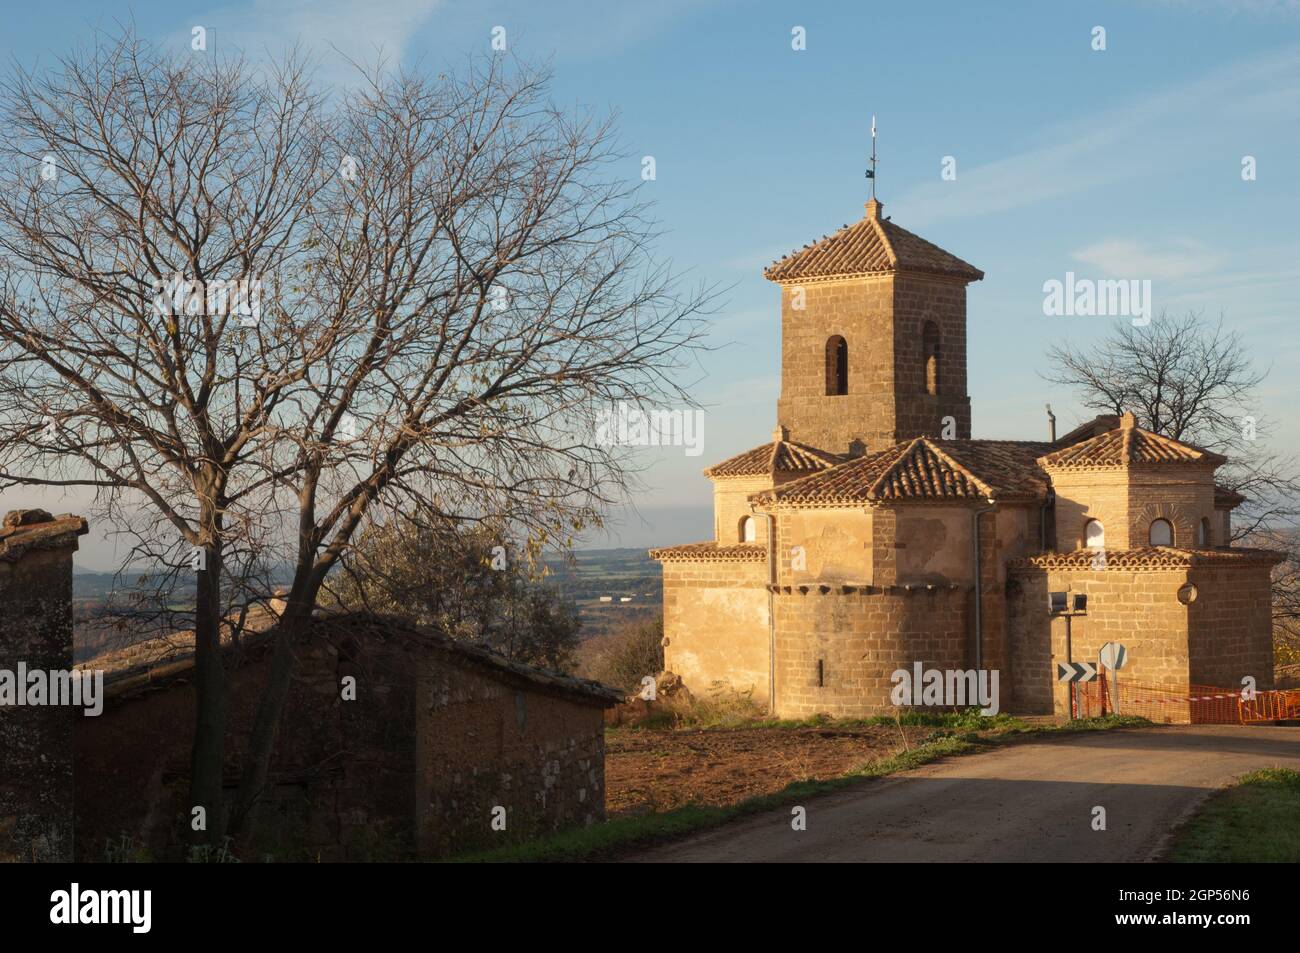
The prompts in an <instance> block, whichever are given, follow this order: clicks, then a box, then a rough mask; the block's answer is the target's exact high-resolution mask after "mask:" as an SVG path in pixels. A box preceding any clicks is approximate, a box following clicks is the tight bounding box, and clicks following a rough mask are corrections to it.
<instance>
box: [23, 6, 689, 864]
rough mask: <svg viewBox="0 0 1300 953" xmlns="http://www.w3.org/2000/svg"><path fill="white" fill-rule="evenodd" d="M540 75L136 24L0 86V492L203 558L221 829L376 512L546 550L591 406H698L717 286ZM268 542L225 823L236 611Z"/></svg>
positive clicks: (571, 515)
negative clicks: (317, 619) (317, 50)
mask: <svg viewBox="0 0 1300 953" xmlns="http://www.w3.org/2000/svg"><path fill="white" fill-rule="evenodd" d="M547 82H548V77H547V75H546V74H545V73H543V72H538V71H536V70H533V69H531V68H529V67H527V66H526V65H522V64H519V63H516V62H514V61H510V60H507V59H505V58H502V57H494V58H492V59H490V60H487V61H470V62H467V63H466V64H465V65H464V66H463V67H461V68H459V69H458V70H456V71H455V72H454V73H444V74H439V75H436V76H430V75H425V74H422V73H405V72H391V71H388V70H385V69H382V68H376V69H374V70H372V71H369V72H365V73H362V74H360V77H359V87H358V88H357V89H355V90H353V91H351V92H347V93H345V94H342V95H340V96H337V97H333V98H331V97H328V96H326V95H325V94H324V93H322V92H321V91H320V90H319V89H318V88H317V87H316V86H315V84H314V82H313V80H312V76H311V73H310V71H309V70H308V69H306V68H305V66H304V62H303V59H302V58H301V57H300V56H296V55H295V56H290V57H289V58H287V59H286V60H284V61H281V62H279V63H277V64H274V65H272V66H270V67H254V66H251V65H250V64H248V63H247V62H245V61H243V60H242V59H239V58H233V59H227V58H219V57H215V56H210V55H208V54H194V53H191V52H190V51H188V50H186V51H184V53H183V54H182V55H173V54H171V53H169V52H168V51H165V50H160V49H158V48H156V47H154V46H152V45H150V44H147V43H145V42H143V41H141V40H139V39H138V38H137V37H135V36H134V35H133V34H132V33H131V32H130V31H129V30H127V31H125V32H123V33H122V34H120V35H117V36H113V37H100V38H99V40H98V42H97V44H96V45H95V46H94V47H93V48H92V49H90V50H88V51H79V52H76V53H73V54H70V55H69V56H67V57H66V58H64V59H63V60H62V61H61V62H60V64H59V65H58V67H57V68H55V69H53V70H51V71H48V72H44V73H40V74H31V73H27V72H24V71H21V70H16V71H15V72H14V73H13V74H12V75H11V77H10V78H9V80H8V81H7V82H6V83H5V84H4V85H3V87H2V88H0V117H2V118H0V123H2V124H3V135H2V136H0V160H2V161H0V486H14V485H25V486H33V485H35V486H67V487H89V488H91V489H93V490H94V491H95V493H96V494H97V497H96V499H97V503H96V508H97V514H96V515H97V516H98V517H99V518H101V519H107V520H111V521H112V522H113V524H114V525H115V526H117V527H119V528H120V529H121V530H122V531H124V532H128V533H130V534H132V536H133V537H134V538H135V539H136V540H137V551H138V552H140V553H148V554H151V555H154V556H166V557H167V559H168V560H170V564H171V565H180V566H187V565H190V566H193V567H194V568H195V570H196V573H195V582H194V591H195V608H194V628H195V635H196V638H195V655H196V688H197V696H198V700H197V705H196V713H195V738H194V752H193V759H192V773H191V785H192V804H193V805H195V806H202V807H204V808H205V809H206V812H207V816H208V818H209V824H208V830H207V839H209V840H210V841H216V840H218V839H219V838H220V837H221V836H222V835H223V833H224V832H225V831H226V830H227V829H229V830H231V831H232V832H233V831H237V830H238V827H239V825H240V823H241V821H242V820H243V819H244V818H245V817H246V815H247V812H248V810H249V809H250V808H251V807H252V805H253V804H254V803H255V801H256V800H257V798H258V796H259V795H260V793H261V791H262V789H263V787H264V785H265V784H266V781H267V777H268V771H269V768H270V761H271V753H272V750H273V747H274V743H275V736H276V731H277V728H278V725H279V721H280V716H281V713H282V709H283V705H284V701H285V698H286V695H287V692H288V687H289V684H290V678H291V675H292V670H293V659H294V652H295V648H294V646H295V643H296V642H297V641H298V640H299V639H301V638H303V637H304V636H305V633H307V632H308V626H307V623H308V621H309V619H310V613H311V611H312V608H313V607H314V605H315V604H316V602H317V598H318V594H319V593H320V590H321V586H322V584H323V583H324V581H325V578H326V576H327V574H328V573H329V572H330V571H331V569H333V568H334V567H335V566H336V565H337V564H338V562H339V560H340V559H341V558H342V557H343V556H344V555H345V554H346V553H347V551H348V549H349V547H350V545H351V542H352V540H353V538H354V535H355V534H356V533H357V532H358V529H359V528H360V527H362V526H363V525H364V523H365V522H366V520H367V519H368V518H369V517H370V515H371V511H372V508H374V507H376V506H380V507H385V508H388V509H390V510H393V511H399V512H403V513H406V514H419V515H421V517H422V518H425V519H427V520H429V521H433V520H439V519H481V518H483V517H484V516H490V517H491V518H492V519H493V520H495V521H497V522H499V523H501V524H504V525H508V526H511V527H512V528H513V529H514V531H515V532H517V533H519V534H520V535H521V536H522V537H523V538H524V539H525V546H526V547H532V548H537V547H541V546H545V545H547V544H548V543H551V542H553V541H555V540H557V539H563V538H564V537H565V535H566V534H567V533H568V532H570V531H571V529H572V528H573V527H575V526H578V525H581V524H582V523H584V522H585V521H588V520H591V519H594V518H597V517H598V514H599V513H600V512H601V510H602V509H603V507H604V506H605V505H606V504H608V503H609V502H611V501H613V500H615V499H619V498H622V497H623V495H624V494H625V492H626V490H627V487H628V481H629V480H630V479H631V477H632V471H631V469H630V465H629V461H628V459H627V457H626V456H625V451H624V450H623V449H622V448H619V447H616V446H608V445H605V444H603V443H601V442H599V441H597V440H596V439H595V437H594V436H593V433H594V430H595V428H594V421H595V420H596V418H597V415H598V414H599V412H600V410H601V409H602V408H604V407H607V406H608V405H609V404H610V403H611V402H615V401H626V402H629V403H635V404H646V403H655V402H662V401H669V400H672V401H681V402H686V401H687V398H686V395H685V393H684V392H683V391H682V389H681V388H680V387H679V385H678V383H677V382H676V380H675V369H676V368H678V366H679V365H680V364H681V363H682V360H683V358H684V357H685V356H687V355H689V354H690V352H691V349H692V348H693V347H695V346H697V344H698V339H699V335H700V333H701V332H700V328H699V325H698V317H699V316H700V315H701V314H703V313H704V312H705V311H706V310H707V308H708V307H709V304H710V302H711V300H712V293H711V292H710V291H709V290H708V289H698V290H695V291H692V292H690V293H686V294H683V293H679V292H678V291H677V287H678V282H677V280H676V278H675V276H674V275H672V274H671V273H670V272H669V271H668V269H667V268H666V267H665V266H662V265H659V264H657V263H656V262H655V260H654V259H653V257H652V254H651V250H650V249H651V244H652V241H653V239H654V237H655V230H654V226H653V224H652V223H651V222H649V221H648V219H647V216H646V209H645V207H644V206H643V205H642V204H640V203H639V202H638V201H637V199H636V196H635V195H634V194H633V192H632V191H631V188H630V186H629V185H627V184H626V180H625V179H624V177H622V176H620V175H618V174H617V170H616V169H615V168H614V167H613V163H614V162H615V161H616V160H617V159H618V158H619V156H618V154H617V151H616V148H615V144H614V141H613V131H612V126H611V124H610V121H609V120H607V119H599V118H597V117H593V116H591V115H587V114H579V115H572V114H570V113H568V112H565V111H563V110H560V109H558V108H556V107H554V106H553V105H551V104H550V103H549V102H548V100H547V98H546V89H547ZM214 288H216V289H218V291H220V292H222V293H221V294H215V295H214V293H213V289H214ZM232 289H233V290H232ZM250 289H252V290H250ZM259 289H260V298H258V297H257V290H259ZM225 291H231V294H232V297H233V303H232V302H231V301H226V300H223V298H224V297H225V295H224V292H225ZM431 555H434V556H436V554H431ZM276 561H283V562H286V563H287V564H288V565H289V566H290V567H291V579H292V581H291V583H290V585H289V592H288V596H287V599H286V608H285V609H284V611H283V613H282V615H281V618H280V622H279V624H278V625H277V627H276V636H275V643H274V650H273V654H272V661H271V665H270V671H269V675H268V680H267V683H266V687H265V689H264V691H263V693H262V696H261V700H260V705H259V708H258V711H257V716H256V720H255V723H254V725H253V730H252V734H251V738H250V741H249V745H248V749H247V751H246V752H244V759H243V769H242V777H241V782H240V788H239V793H238V798H237V803H236V806H235V811H234V813H233V816H231V817H227V816H226V811H225V809H224V806H223V803H222V797H221V770H222V763H223V758H224V757H225V747H224V746H225V734H226V692H227V687H226V677H225V664H226V663H225V662H224V660H223V653H222V640H223V633H224V634H225V635H226V638H227V639H229V638H231V637H232V636H233V635H234V634H237V633H232V631H231V630H232V629H234V630H237V628H238V625H239V620H240V619H241V618H242V615H241V612H242V610H243V608H245V607H247V606H248V605H250V604H253V603H255V602H257V601H259V600H264V599H266V598H267V597H268V596H269V592H266V591H261V590H262V589H264V581H265V577H264V573H263V572H262V570H264V569H265V567H266V566H268V565H272V564H274V563H275V562H276Z"/></svg>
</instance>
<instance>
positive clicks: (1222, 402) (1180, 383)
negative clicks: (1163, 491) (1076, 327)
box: [1044, 312, 1300, 539]
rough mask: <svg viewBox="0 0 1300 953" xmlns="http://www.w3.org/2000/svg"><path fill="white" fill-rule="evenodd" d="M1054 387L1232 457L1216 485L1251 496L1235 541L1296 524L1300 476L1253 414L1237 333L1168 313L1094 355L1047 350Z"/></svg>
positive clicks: (1251, 385) (1125, 331) (1251, 379)
mask: <svg viewBox="0 0 1300 953" xmlns="http://www.w3.org/2000/svg"><path fill="white" fill-rule="evenodd" d="M1047 359H1048V363H1049V365H1050V366H1051V370H1050V371H1049V372H1048V373H1046V374H1044V377H1045V379H1046V380H1048V381H1051V382H1052V383H1054V384H1061V385H1064V386H1067V387H1070V388H1072V389H1073V390H1074V392H1075V394H1076V396H1077V397H1078V399H1079V401H1080V402H1081V403H1082V404H1083V406H1084V407H1087V408H1089V409H1091V410H1097V411H1101V412H1103V413H1110V414H1121V413H1123V412H1124V411H1128V410H1131V411H1133V412H1134V413H1136V415H1137V418H1138V422H1139V423H1140V424H1141V425H1142V426H1143V427H1145V428H1147V429H1148V430H1152V431H1154V432H1156V433H1160V434H1164V435H1165V436H1168V437H1173V438H1174V439H1175V440H1184V441H1187V442H1189V443H1193V444H1196V445H1199V446H1202V447H1206V448H1207V449H1210V450H1214V451H1216V452H1218V453H1222V454H1223V455H1224V456H1226V457H1228V460H1229V462H1228V464H1226V465H1225V466H1223V467H1222V468H1220V470H1219V472H1218V474H1217V476H1216V478H1217V479H1218V481H1219V484H1220V485H1221V486H1223V487H1224V488H1226V489H1228V490H1232V491H1234V492H1237V493H1240V494H1242V495H1243V496H1245V497H1246V502H1245V503H1244V504H1242V506H1241V508H1240V509H1239V510H1238V513H1237V518H1236V519H1234V521H1233V538H1234V539H1245V538H1248V537H1251V536H1254V535H1256V534H1257V533H1259V532H1260V531H1261V530H1265V529H1267V528H1270V527H1276V526H1278V525H1281V524H1286V523H1289V522H1290V520H1291V519H1292V518H1293V517H1294V516H1295V515H1296V514H1297V512H1300V508H1298V507H1297V503H1298V502H1300V471H1298V470H1297V467H1296V464H1295V461H1294V460H1293V459H1291V458H1289V457H1286V456H1284V455H1282V454H1279V453H1277V452H1275V451H1271V450H1268V449H1267V448H1266V446H1265V440H1264V438H1265V436H1266V435H1267V423H1266V421H1265V419H1264V418H1263V417H1262V416H1261V415H1260V414H1259V413H1258V411H1257V410H1256V409H1254V404H1255V390H1256V388H1257V387H1258V386H1259V385H1260V383H1262V382H1263V380H1264V378H1265V376H1266V375H1265V372H1263V371H1260V370H1258V369H1257V368H1256V367H1255V366H1254V364H1253V362H1252V361H1251V359H1250V356H1249V355H1248V354H1247V353H1246V351H1245V349H1244V348H1243V346H1242V342H1241V336H1240V334H1238V333H1237V332H1230V331H1226V330H1225V329H1224V327H1223V321H1222V319H1220V320H1219V321H1218V322H1216V323H1210V322H1208V321H1206V320H1205V319H1204V318H1203V317H1202V316H1201V315H1199V314H1194V313H1193V314H1187V315H1184V316H1181V317H1172V316H1170V315H1169V314H1167V313H1165V312H1161V313H1160V314H1159V315H1158V316H1156V317H1155V318H1154V319H1153V320H1152V321H1151V323H1150V324H1149V325H1147V326H1144V327H1135V326H1133V325H1132V324H1129V323H1120V324H1117V325H1115V328H1114V330H1113V331H1112V332H1111V333H1110V334H1109V335H1108V336H1107V337H1106V338H1104V339H1103V340H1101V341H1100V342H1098V343H1097V344H1095V345H1094V346H1093V347H1092V348H1089V349H1087V350H1084V349H1079V348H1075V347H1072V346H1071V345H1069V344H1063V345H1057V346H1054V347H1052V348H1050V349H1049V350H1048V352H1047Z"/></svg>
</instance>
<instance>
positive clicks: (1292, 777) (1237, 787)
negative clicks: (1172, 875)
mask: <svg viewBox="0 0 1300 953" xmlns="http://www.w3.org/2000/svg"><path fill="white" fill-rule="evenodd" d="M1166 859H1167V860H1169V861H1170V862H1172V863H1180V864H1186V863H1193V864H1194V863H1229V864H1243V863H1259V862H1261V861H1263V862H1273V863H1292V864H1294V863H1297V862H1300V772H1298V771H1292V770H1291V769H1290V768H1268V769H1265V770H1263V771H1255V772H1252V773H1251V774H1247V775H1245V776H1244V777H1242V778H1241V779H1240V780H1238V781H1237V783H1236V784H1234V785H1233V786H1231V787H1229V788H1225V789H1224V790H1222V791H1219V792H1218V793H1216V794H1214V795H1212V796H1211V797H1210V799H1209V800H1208V801H1206V802H1205V805H1204V806H1203V807H1202V808H1201V810H1200V812H1199V813H1197V815H1196V816H1195V817H1194V818H1192V820H1191V821H1189V822H1188V823H1187V824H1185V825H1184V826H1183V827H1182V828H1181V829H1180V830H1179V831H1178V832H1177V834H1175V835H1174V840H1173V844H1172V845H1171V847H1170V849H1169V852H1168V853H1167V855H1166Z"/></svg>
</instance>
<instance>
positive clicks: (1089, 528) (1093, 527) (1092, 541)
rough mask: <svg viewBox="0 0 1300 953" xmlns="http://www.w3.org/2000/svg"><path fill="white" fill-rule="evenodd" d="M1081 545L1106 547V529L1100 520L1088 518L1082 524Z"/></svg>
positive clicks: (1094, 547)
mask: <svg viewBox="0 0 1300 953" xmlns="http://www.w3.org/2000/svg"><path fill="white" fill-rule="evenodd" d="M1083 545H1085V546H1087V547H1088V548H1089V549H1105V548H1106V530H1105V528H1104V527H1103V526H1102V525H1101V520H1088V522H1086V523H1084V524H1083Z"/></svg>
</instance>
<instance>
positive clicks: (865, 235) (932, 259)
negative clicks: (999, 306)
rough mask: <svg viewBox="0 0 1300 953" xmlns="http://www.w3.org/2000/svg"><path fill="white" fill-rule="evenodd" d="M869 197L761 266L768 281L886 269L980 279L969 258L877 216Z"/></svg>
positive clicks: (877, 209) (876, 204)
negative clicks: (861, 207) (843, 218)
mask: <svg viewBox="0 0 1300 953" xmlns="http://www.w3.org/2000/svg"><path fill="white" fill-rule="evenodd" d="M882 208H883V206H882V205H881V204H880V203H879V202H876V201H875V200H874V199H873V200H872V201H871V202H868V203H867V214H866V215H865V216H864V217H863V218H862V219H861V220H860V221H858V222H855V223H854V224H852V225H845V226H844V227H843V228H841V229H840V230H839V231H837V232H835V233H834V234H831V235H824V236H822V238H821V240H820V241H817V242H813V243H812V244H809V245H805V246H804V247H803V248H801V249H798V250H796V251H793V252H791V253H790V254H789V255H786V256H785V257H784V258H782V259H780V260H779V261H774V262H773V263H772V264H771V265H769V266H768V267H767V268H766V269H764V271H763V275H764V277H766V278H767V279H768V280H769V281H779V282H785V281H806V280H809V279H823V278H842V277H851V276H855V275H872V274H886V273H890V272H920V273H922V274H932V275H942V276H946V277H951V278H959V279H961V280H963V281H979V280H980V279H981V278H983V277H984V272H982V271H980V270H979V269H978V268H976V267H975V266H974V265H972V264H970V263H969V262H965V261H962V260H961V259H960V258H958V257H957V256H956V255H953V254H950V253H949V252H946V251H944V250H943V249H942V248H940V247H939V246H938V245H935V244H933V243H931V242H928V241H926V240H925V239H924V238H921V237H920V236H919V235H914V234H912V233H911V232H909V231H908V230H907V229H905V228H903V227H902V226H900V225H895V224H894V223H893V222H891V221H889V220H888V219H882V218H881V217H880V211H881V209H882Z"/></svg>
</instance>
